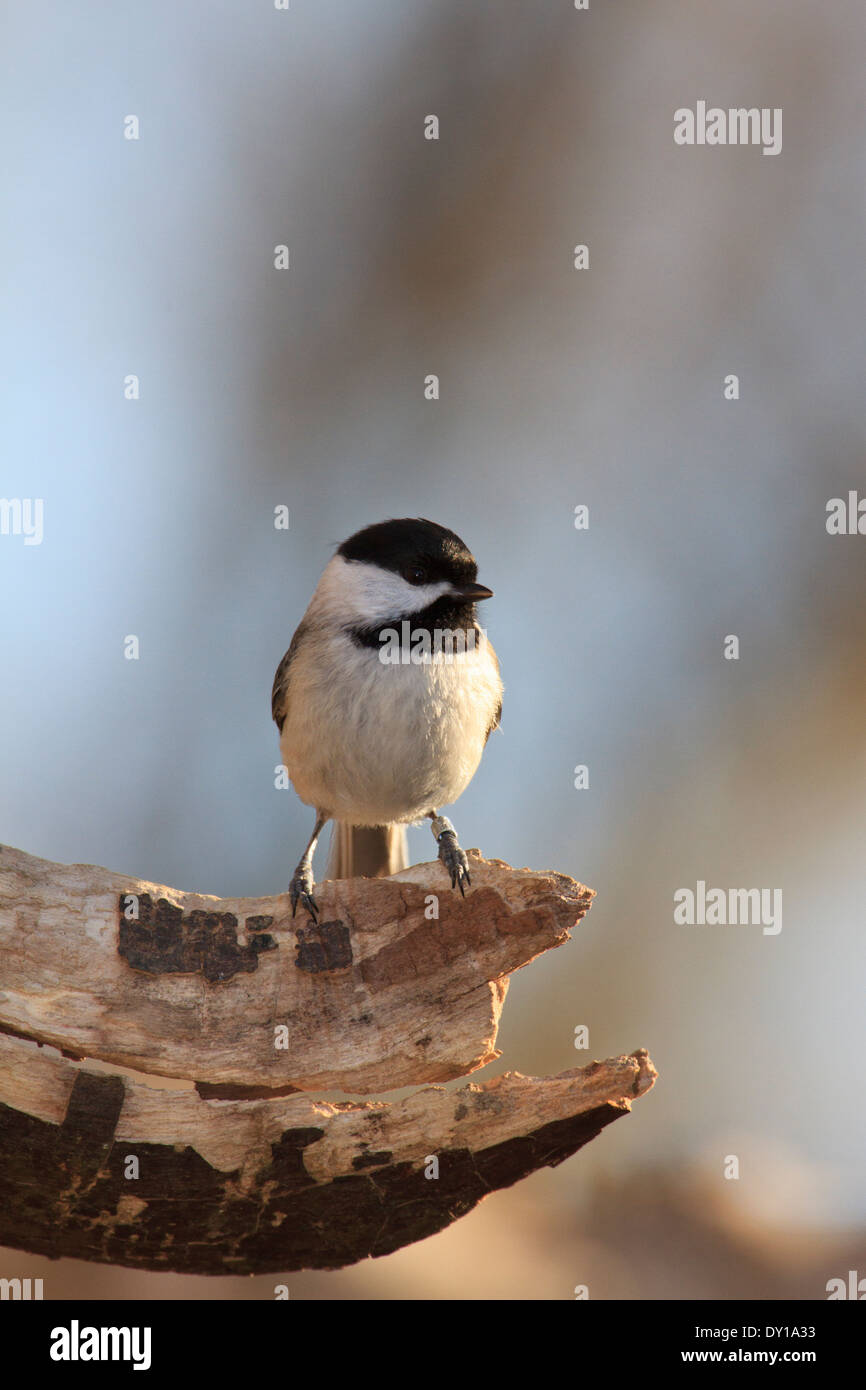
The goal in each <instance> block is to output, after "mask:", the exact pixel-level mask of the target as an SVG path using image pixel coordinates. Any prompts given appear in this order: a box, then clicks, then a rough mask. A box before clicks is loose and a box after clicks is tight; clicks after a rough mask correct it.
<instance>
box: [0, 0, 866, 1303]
mask: <svg viewBox="0 0 866 1390" xmlns="http://www.w3.org/2000/svg"><path fill="white" fill-rule="evenodd" d="M3 27H4V30H5V43H4V56H3V58H2V60H0V63H2V70H3V81H2V89H3V92H4V97H3V107H4V108H5V109H4V111H3V121H2V124H3V128H4V136H3V143H4V146H5V150H4V158H5V164H6V199H5V209H4V214H3V218H4V239H5V252H4V255H3V261H2V264H3V270H4V272H5V276H4V278H5V281H6V284H5V294H6V302H7V332H6V334H5V337H4V342H3V345H2V363H0V367H2V371H0V376H2V393H3V397H4V402H3V412H2V415H3V425H2V430H3V449H2V472H0V493H2V495H3V496H4V497H7V498H14V497H18V498H42V499H44V539H43V542H42V544H41V545H33V546H25V545H24V544H23V539H22V538H21V537H15V536H0V586H2V587H0V592H2V606H0V651H2V662H3V680H2V683H0V766H2V788H0V840H2V841H4V842H6V843H9V844H12V845H15V846H17V847H19V848H22V849H25V850H27V851H29V852H30V853H33V854H37V855H41V856H44V857H46V858H50V859H54V860H61V861H84V862H92V863H99V864H103V865H106V866H107V867H110V868H111V869H114V870H118V871H123V872H127V873H129V874H133V875H138V876H141V877H143V878H148V879H151V880H154V881H156V882H160V883H168V884H172V885H174V886H176V887H178V888H183V889H188V890H197V891H202V892H208V893H215V894H219V895H258V894H267V893H274V892H277V891H280V890H281V889H282V888H284V887H285V885H286V884H287V881H288V876H289V873H290V871H291V868H292V867H293V865H294V863H295V862H296V860H297V858H298V855H299V852H300V847H301V846H302V845H303V843H305V841H306V838H307V835H308V833H309V827H310V825H311V815H310V813H309V812H308V810H307V809H306V808H305V807H303V806H302V805H301V804H300V803H299V802H298V801H297V798H296V797H295V796H294V794H293V793H292V792H290V791H277V790H275V788H274V768H275V765H276V763H277V762H278V761H279V757H278V747H277V736H276V730H275V728H274V726H273V724H272V723H271V720H270V707H269V702H270V689H271V681H272V677H273V673H274V669H275V667H276V664H277V662H278V661H279V659H280V657H281V656H282V654H283V652H284V650H285V649H286V647H287V646H288V643H289V640H290V638H291V635H292V632H293V630H294V628H295V626H296V624H297V622H298V620H299V618H300V616H301V614H302V613H303V610H304V608H305V607H306V604H307V601H308V598H309V595H310V593H311V592H312V589H313V587H314V585H315V583H316V581H317V578H318V575H319V573H320V571H321V569H322V568H323V566H324V564H325V563H326V561H327V559H328V558H329V556H330V554H331V553H332V550H333V547H334V546H335V545H336V544H338V543H339V542H340V541H341V540H342V539H343V538H344V537H345V536H347V535H348V534H350V533H351V532H353V531H355V530H357V529H358V528H359V527H360V526H362V525H365V524H367V523H368V522H371V521H377V520H380V519H382V518H383V517H387V516H402V515H422V516H428V517H431V518H433V519H435V520H437V521H439V522H441V523H443V524H445V525H447V526H450V527H452V528H453V529H455V530H456V531H457V532H458V533H459V534H460V535H461V536H462V537H463V538H464V539H465V541H466V542H467V544H468V545H469V546H470V548H471V549H472V550H473V551H474V553H475V555H476V557H477V559H478V562H479V577H480V579H481V580H482V581H483V582H484V583H487V584H490V586H491V587H492V588H494V589H495V591H496V597H495V599H494V600H493V601H492V602H491V603H490V604H488V605H486V606H485V613H484V617H485V619H486V622H487V626H488V630H489V633H490V636H491V638H492V640H493V643H494V645H495V647H496V649H497V651H498V653H499V657H500V661H501V664H502V671H503V677H504V680H505V686H506V695H505V706H504V711H503V731H502V734H501V735H499V736H497V737H495V738H492V739H491V740H490V743H489V745H488V749H487V752H486V755H485V758H484V761H483V763H482V766H481V769H480V770H479V772H478V774H477V776H476V778H475V780H474V782H473V783H472V785H471V786H470V788H469V789H468V791H467V792H466V793H465V795H464V796H463V798H462V799H461V801H460V803H459V805H458V806H457V808H456V810H455V811H454V812H453V818H454V820H455V823H456V825H457V826H458V829H459V831H460V835H461V840H462V842H463V843H464V844H465V845H467V846H469V845H477V846H479V847H480V848H481V849H482V851H483V852H484V853H485V854H487V855H490V856H495V857H500V858H503V859H506V860H508V861H509V862H510V863H512V864H516V865H532V866H534V867H536V868H545V867H555V868H557V869H560V870H562V871H564V872H567V873H569V874H571V875H573V876H574V877H576V878H578V879H581V880H582V881H584V882H586V883H588V884H590V885H591V886H592V887H594V888H595V889H596V890H597V892H598V897H597V899H596V902H595V904H594V906H593V908H592V911H591V913H590V914H589V916H588V917H587V918H586V920H585V921H584V922H583V923H582V924H581V925H580V927H579V929H578V930H577V931H576V932H575V935H574V940H573V941H572V942H571V943H570V944H569V945H567V946H566V947H564V948H562V949H561V950H558V951H556V952H553V953H549V954H548V955H547V956H546V957H544V958H542V959H540V960H538V961H536V962H535V963H534V964H533V965H532V966H531V968H530V969H527V970H524V971H521V972H519V973H518V974H517V975H516V976H514V977H513V980H512V984H511V989H510V993H509V997H508V1001H507V1004H506V1007H505V1012H504V1017H503V1024H502V1028H501V1031H500V1036H499V1046H500V1047H501V1049H502V1056H501V1058H500V1059H499V1061H498V1062H496V1063H495V1064H494V1065H492V1066H490V1067H488V1068H486V1069H485V1070H483V1071H481V1072H478V1073H476V1074H475V1076H474V1077H473V1080H476V1081H483V1080H485V1079H487V1078H489V1077H491V1076H493V1075H495V1074H497V1073H498V1072H500V1071H504V1070H518V1071H521V1072H524V1073H528V1074H537V1075H541V1074H545V1073H551V1072H556V1071H561V1070H564V1069H566V1068H569V1067H573V1066H578V1065H584V1064H586V1063H587V1062H589V1061H590V1060H591V1059H592V1058H594V1057H599V1058H600V1057H605V1056H608V1055H614V1054H617V1053H620V1052H628V1051H631V1050H632V1049H633V1048H636V1047H638V1046H645V1047H647V1048H649V1050H650V1052H651V1055H652V1057H653V1059H654V1061H655V1063H656V1065H657V1067H658V1069H659V1073H660V1080H659V1081H658V1083H657V1085H656V1088H655V1090H654V1091H653V1092H652V1093H651V1094H650V1095H649V1096H647V1097H646V1098H645V1099H643V1100H642V1101H641V1102H639V1103H638V1104H637V1105H636V1107H635V1111H634V1114H633V1115H632V1116H631V1117H629V1118H627V1119H625V1120H624V1121H622V1122H620V1123H618V1124H617V1125H615V1126H613V1127H612V1128H611V1129H609V1130H607V1131H605V1133H604V1134H603V1135H602V1136H601V1137H600V1138H599V1139H598V1140H596V1141H595V1142H594V1143H593V1144H592V1145H591V1146H590V1147H589V1148H588V1149H586V1150H585V1151H583V1152H582V1153H580V1154H578V1155H577V1156H575V1157H574V1158H572V1159H570V1160H569V1161H568V1162H566V1163H565V1164H563V1165H562V1166H561V1167H560V1168H558V1169H556V1170H545V1171H544V1172H542V1173H539V1174H537V1175H535V1176H533V1177H532V1178H530V1179H528V1180H527V1181H525V1182H523V1183H522V1184H520V1185H518V1186H517V1187H515V1188H513V1189H511V1190H509V1191H507V1192H503V1193H500V1194H497V1195H494V1196H492V1197H490V1198H489V1199H488V1200H487V1201H486V1202H484V1203H483V1204H482V1206H481V1207H479V1208H478V1209H477V1210H476V1211H475V1212H474V1213H472V1214H471V1215H469V1216H468V1217H466V1218H464V1219H463V1220H462V1221H460V1222H458V1223H456V1225H454V1226H453V1227H451V1228H450V1229H449V1230H448V1231H446V1232H444V1233H442V1234H440V1235H438V1236H436V1237H433V1238H432V1239H430V1240H427V1241H425V1242H423V1243H422V1244H419V1245H416V1246H414V1247H412V1248H410V1249H408V1250H404V1251H401V1252H398V1253H397V1254H394V1255H392V1256H389V1257H387V1258H385V1259H381V1260H376V1261H366V1262H365V1263H364V1264H361V1265H358V1266H355V1267H353V1268H350V1269H347V1270H343V1271H340V1272H336V1273H331V1274H320V1273H309V1274H293V1275H291V1276H289V1278H288V1280H287V1282H288V1284H289V1287H290V1290H291V1296H292V1297H293V1298H355V1299H367V1298H369V1299H377V1298H392V1297H402V1298H519V1299H547V1298H570V1297H572V1296H573V1293H572V1290H573V1288H574V1286H575V1285H576V1284H587V1285H588V1286H589V1289H590V1296H591V1297H593V1298H653V1297H656V1298H659V1297H661V1298H688V1297H699V1298H710V1297H722V1298H733V1297H755V1298H764V1297H790V1298H823V1297H826V1293H825V1287H826V1283H827V1280H828V1279H830V1278H833V1277H836V1276H841V1277H846V1276H847V1271H848V1270H849V1269H858V1270H859V1271H860V1274H861V1275H866V1188H864V1184H863V1181H862V1176H863V1167H864V1156H866V1120H864V1109H863V1106H862V1105H861V1103H860V1101H859V1090H860V1080H861V1064H860V1051H861V1047H862V1032H863V995H864V990H863V978H864V976H863V968H864V963H866V944H864V908H863V887H862V877H863V841H864V829H866V825H864V820H866V818H864V797H863V792H864V779H866V744H864V737H863V733H864V677H866V643H864V639H866V604H864V581H866V538H864V537H862V536H841V537H837V536H830V535H828V533H827V530H826V527H825V516H826V504H827V501H828V499H830V498H831V497H836V496H842V497H846V496H847V494H848V491H849V489H856V488H858V487H859V488H860V489H862V491H863V492H864V493H866V469H864V442H866V441H864V433H866V416H864V410H863V396H864V391H863V364H864V350H863V349H864V341H863V339H864V327H863V326H864V317H866V316H864V309H866V294H864V278H863V239H864V220H866V219H864V189H866V143H864V115H866V111H864V106H866V98H864V87H863V81H862V72H863V62H864V56H866V51H864V50H866V42H864V40H866V16H864V13H863V9H862V4H860V3H859V0H837V3H836V4H834V5H833V6H830V7H828V6H815V5H814V4H812V3H809V0H764V3H763V4H762V5H760V6H756V5H754V3H752V0H729V3H727V4H726V5H724V6H721V5H718V4H713V3H709V0H700V2H699V3H693V4H691V5H689V6H684V5H682V4H681V3H675V2H674V0H654V3H652V4H647V3H646V0H642V2H641V3H638V0H619V3H618V4H615V5H614V4H604V3H602V0H593V3H592V5H591V8H590V10H589V11H586V12H578V11H576V10H575V9H574V8H573V5H572V4H571V3H570V0H535V3H533V5H532V6H529V5H526V4H523V3H518V2H517V0H473V4H472V5H467V4H466V3H465V0H316V2H315V3H313V0H291V8H290V10H288V11H278V10H276V9H274V7H273V5H272V4H269V3H264V2H263V3H260V4H258V5H252V6H251V5H249V4H248V3H242V0H212V3H209V4H208V5H206V6H202V5H193V4H187V5H183V6H178V5H176V4H174V3H168V0H151V3H150V4H148V5H147V6H125V5H116V4H111V3H108V0H105V3H93V0H91V3H88V4H85V5H84V6H80V7H70V6H68V5H63V4H61V3H59V0H45V3H42V4H40V5H38V6H33V5H27V4H25V3H23V0H9V3H6V4H4V5H3ZM700 99H703V100H706V101H707V102H708V103H709V104H710V105H714V104H715V105H719V106H722V107H724V108H726V109H727V108H728V107H737V106H747V107H750V106H758V107H770V108H775V107H781V108H783V111H784V126H783V150H782V153H781V154H779V155H778V156H776V157H764V156H763V155H762V154H761V152H760V149H758V148H751V147H746V148H737V147H733V148H724V147H721V148H682V147H678V146H676V145H675V144H674V140H673V113H674V110H675V109H676V108H678V107H682V106H689V107H694V106H695V103H696V102H697V101H698V100H700ZM429 114H435V115H437V116H438V117H439V121H440V137H439V140H438V141H428V140H425V139H424V118H425V116H427V115H429ZM129 115H136V116H137V117H138V119H139V122H140V138H139V139H138V140H136V141H133V140H127V139H125V138H124V119H125V118H126V117H127V116H129ZM579 243H585V244H586V245H587V246H588V248H589V268H588V269H587V270H582V271H577V270H575V269H574V267H573V258H574V247H575V245H577V244H579ZM279 244H286V245H287V246H288V247H289V249H290V268H289V269H288V270H286V271H278V270H276V269H275V268H274V247H275V246H277V245H279ZM431 373H435V374H436V375H437V376H438V377H439V379H440V399H439V400H438V401H431V400H426V399H425V396H424V379H425V377H426V376H427V375H428V374H431ZM729 373H736V374H737V375H738V377H739V380H740V399H739V400H738V401H727V400H725V399H724V396H723V387H724V378H725V376H726V375H728V374H729ZM130 374H135V375H136V376H138V378H139V381H140V398H139V399H137V400H129V399H126V398H125V394H124V380H125V378H126V377H127V376H129V375H130ZM581 504H583V505H586V506H587V507H588V508H589V518H590V524H589V529H588V530H586V531H578V530H576V529H575V526H574V509H575V507H576V506H578V505H581ZM279 505H285V506H287V507H288V508H289V509H290V518H291V519H290V527H289V529H288V530H287V531H282V530H280V531H278V530H275V528H274V524H273V516H274V508H275V507H276V506H279ZM130 634H135V635H136V636H137V637H138V638H139V642H140V659H139V660H137V661H129V660H126V659H124V638H125V637H126V636H128V635H130ZM728 634H736V635H737V636H738V637H739V641H740V658H739V660H738V661H730V660H725V659H724V656H723V647H724V641H725V638H726V636H727V635H728ZM578 764H586V765H587V767H588V769H589V788H588V789H586V790H581V791H578V790H576V789H575V787H574V769H575V767H576V765H578ZM411 835H412V836H413V837H414V838H413V839H412V840H411V845H410V848H411V850H412V853H413V856H414V858H415V859H416V860H426V859H429V858H431V857H432V855H431V851H432V848H433V846H432V842H431V840H430V836H429V830H427V829H423V830H417V831H413V832H411ZM322 861H323V862H324V855H323V856H322ZM320 868H321V866H320ZM698 879H704V880H705V881H706V882H707V883H708V885H710V886H719V887H724V888H727V887H755V886H758V887H765V888H771V889H772V888H781V889H782V890H783V902H784V918H783V928H782V931H781V932H780V933H779V934H778V935H775V936H769V935H764V934H763V933H762V932H761V929H760V927H757V926H739V927H685V926H679V925H676V924H675V923H674V919H673V894H674V892H675V891H676V890H677V889H678V888H681V887H689V886H690V887H692V888H694V886H695V883H696V881H697V880H698ZM579 1024H585V1025H587V1026H588V1028H589V1038H590V1045H589V1050H588V1051H582V1052H576V1051H575V1048H574V1045H573V1039H574V1030H575V1027H576V1026H577V1025H579ZM730 1154H736V1155H737V1156H738V1158H739V1164H740V1178H739V1180H738V1181H726V1180H725V1178H724V1175H723V1174H724V1160H725V1156H726V1155H730ZM22 1258H24V1259H25V1260H26V1265H27V1268H26V1271H24V1272H26V1273H27V1274H29V1275H32V1276H35V1277H38V1276H40V1275H43V1276H44V1278H45V1281H46V1284H45V1293H46V1297H55V1298H56V1297H64V1296H73V1295H74V1296H77V1297H81V1296H84V1297H89V1298H103V1297H109V1296H110V1297H120V1298H177V1297H181V1298H182V1297H193V1298H202V1297H207V1298H218V1299H219V1298H225V1299H231V1298H242V1297H243V1298H268V1297H272V1289H273V1284H274V1282H275V1279H274V1277H273V1276H268V1277H267V1278H262V1279H243V1280H241V1279H235V1278H225V1279H198V1278H191V1277H180V1276H171V1275H156V1274H142V1273H139V1272H134V1271H130V1270H117V1269H109V1268H103V1267H98V1266H88V1265H85V1264H79V1263H72V1262H62V1263H60V1264H59V1265H57V1264H52V1263H51V1262H50V1261H47V1260H40V1259H36V1258H34V1257H30V1256H27V1257H22V1256H21V1255H20V1254H19V1253H18V1252H14V1251H9V1252H3V1253H2V1254H0V1274H2V1275H10V1276H11V1275H14V1274H16V1273H17V1274H21V1273H22Z"/></svg>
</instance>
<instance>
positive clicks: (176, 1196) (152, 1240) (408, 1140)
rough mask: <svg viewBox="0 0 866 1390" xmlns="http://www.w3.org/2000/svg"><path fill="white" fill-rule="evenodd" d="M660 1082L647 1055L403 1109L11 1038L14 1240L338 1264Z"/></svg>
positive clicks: (385, 1242)
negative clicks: (252, 1093) (216, 1087)
mask: <svg viewBox="0 0 866 1390" xmlns="http://www.w3.org/2000/svg"><path fill="white" fill-rule="evenodd" d="M655 1075H656V1074H655V1069H654V1068H653V1066H652V1063H651V1062H650V1060H649V1058H648V1057H647V1054H646V1053H645V1052H644V1051H639V1052H636V1053H634V1054H632V1055H631V1056H630V1057H617V1058H612V1059H610V1060H608V1061H606V1062H594V1063H593V1064H592V1065H591V1066H589V1067H584V1068H580V1069H575V1070H573V1071H567V1072H563V1073H562V1074H561V1075H560V1076H555V1077H546V1078H534V1077H524V1076H520V1075H519V1074H518V1073H514V1072H511V1073H506V1075H504V1076H500V1077H497V1078H496V1080H494V1081H491V1082H488V1083H487V1084H486V1085H480V1086H479V1085H474V1084H472V1083H469V1084H468V1085H466V1086H464V1087H462V1088H461V1089H460V1090H456V1091H451V1092H449V1091H445V1090H444V1089H442V1088H434V1089H427V1090H422V1091H420V1092H417V1093H416V1094H414V1095H412V1096H409V1097H407V1098H406V1099H404V1100H399V1101H396V1102H395V1103H394V1104H390V1105H388V1104H384V1103H381V1102H362V1103H357V1104H356V1103H341V1104H333V1103H326V1102H323V1101H316V1100H313V1099H311V1098H310V1097H308V1096H305V1095H292V1096H283V1097H272V1098H269V1099H266V1100H265V1099H255V1100H215V1099H205V1098H204V1097H202V1096H201V1095H199V1094H198V1093H197V1092H195V1091H192V1090H184V1091H165V1090H156V1089H154V1088H153V1087H151V1086H147V1085H144V1084H142V1082H140V1081H138V1080H132V1079H130V1078H128V1077H122V1076H116V1075H105V1074H98V1073H95V1072H93V1071H92V1070H88V1069H87V1066H86V1064H82V1063H79V1062H73V1061H70V1060H68V1059H67V1058H65V1057H63V1056H61V1055H60V1054H59V1053H58V1052H56V1051H55V1050H54V1049H51V1048H48V1047H44V1046H39V1045H38V1044H36V1043H34V1042H31V1041H28V1040H26V1039H22V1038H14V1037H10V1036H4V1035H2V1034H0V1244H5V1245H10V1246H13V1247H15V1248H18V1249H24V1250H28V1251H30V1252H32V1253H34V1254H41V1255H49V1256H53V1257H57V1256H72V1257H75V1258H78V1259H86V1260H94V1261H99V1262H103V1263H107V1264H120V1265H129V1266H133V1267H136V1268H141V1269H153V1270H173V1271H177V1272H181V1273H190V1274H262V1273H267V1272H271V1271H286V1272H288V1271H291V1270H296V1269H336V1268H340V1267H342V1266H344V1265H348V1264H352V1263H354V1262H356V1261H358V1260H361V1259H363V1258H365V1257H366V1256H368V1255H374V1256H375V1255H386V1254H389V1253H390V1252H392V1251H394V1250H397V1249H399V1248H401V1247H402V1246H404V1245H408V1244H411V1243H412V1242H414V1241H417V1240H421V1239H423V1238H425V1237H426V1236H429V1235H432V1234H434V1233H435V1232H436V1231H440V1230H442V1229H443V1228H444V1227H445V1226H447V1225H449V1224H450V1223H451V1222H452V1221H455V1220H457V1219H458V1218H459V1217H460V1216H463V1215H465V1214H466V1212H468V1211H470V1210H471V1209H472V1208H473V1207H474V1206H476V1205H477V1204H478V1202H479V1201H481V1200H482V1198H484V1197H485V1196H487V1195H488V1194H489V1193H491V1192H493V1191H495V1190H497V1189H499V1188H503V1187H509V1186H510V1185H511V1184H512V1183H515V1182H517V1181H518V1180H519V1179H520V1178H522V1177H525V1176H526V1175H527V1174H528V1173H531V1172H533V1171H535V1170H536V1169H538V1168H540V1167H542V1166H545V1165H554V1164H558V1163H561V1162H562V1161H563V1160H564V1159H565V1158H567V1157H569V1155H570V1154H573V1153H574V1152H575V1151H576V1150H577V1149H579V1148H581V1147H582V1145H584V1144H586V1143H587V1142H588V1141H589V1140H590V1139H593V1138H594V1137H595V1136H596V1135H597V1134H598V1133H599V1132H600V1130H601V1129H603V1128H604V1126H605V1125H607V1124H610V1123H611V1121H613V1120H615V1119H617V1118H618V1117H619V1116H621V1115H624V1114H626V1113H627V1112H628V1110H629V1109H630V1105H631V1101H632V1100H633V1099H634V1098H635V1097H636V1096H640V1095H642V1094H643V1093H644V1092H645V1091H647V1090H648V1089H649V1088H650V1087H651V1086H652V1084H653V1081H654V1080H655ZM132 1160H134V1161H135V1162H134V1163H133V1162H132ZM434 1160H435V1162H434Z"/></svg>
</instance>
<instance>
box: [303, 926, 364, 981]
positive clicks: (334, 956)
mask: <svg viewBox="0 0 866 1390" xmlns="http://www.w3.org/2000/svg"><path fill="white" fill-rule="evenodd" d="M297 936H298V947H297V949H298V955H297V959H296V960H295V965H296V966H297V967H298V969H299V970H306V971H307V972H308V973H309V974H311V975H320V974H321V973H322V972H323V971H326V970H342V969H343V968H344V967H345V966H347V965H351V964H352V942H351V939H350V937H349V928H348V927H347V926H346V924H345V922H320V923H319V924H318V926H315V927H298V932H297Z"/></svg>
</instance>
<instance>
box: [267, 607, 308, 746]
mask: <svg viewBox="0 0 866 1390" xmlns="http://www.w3.org/2000/svg"><path fill="white" fill-rule="evenodd" d="M304 630H305V624H304V623H301V625H300V627H299V628H298V629H297V630H296V632H295V635H294V637H293V638H292V640H291V643H290V644H289V650H288V651H287V652H286V654H285V656H284V657H283V659H282V661H281V662H280V664H279V666H278V667H277V670H276V674H275V675H274V684H273V688H272V690H271V714H272V715H273V717H274V723H275V724H276V726H277V728H278V729H279V731H280V733H282V732H283V725H284V724H285V722H286V715H287V714H288V712H289V670H290V668H291V665H292V662H293V660H294V658H295V657H296V656H297V652H298V645H299V642H300V640H301V638H302V637H303V634H304Z"/></svg>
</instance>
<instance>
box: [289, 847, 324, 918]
mask: <svg viewBox="0 0 866 1390" xmlns="http://www.w3.org/2000/svg"><path fill="white" fill-rule="evenodd" d="M289 897H290V898H291V900H292V916H293V917H294V915H295V913H296V912H297V910H298V903H300V904H301V906H302V907H305V908H306V909H307V911H308V912H309V914H310V916H311V917H312V919H313V921H314V922H315V921H317V913H318V911H319V905H318V903H317V902H316V900H315V898H314V897H313V870H312V867H311V866H310V865H309V864H307V863H305V862H304V861H303V860H302V861H301V863H300V864H299V865H298V867H297V868H296V869H295V872H294V873H293V874H292V881H291V883H290V884H289Z"/></svg>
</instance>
